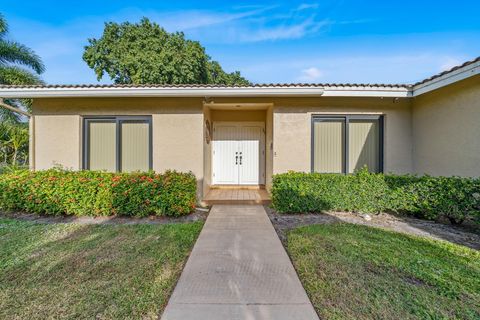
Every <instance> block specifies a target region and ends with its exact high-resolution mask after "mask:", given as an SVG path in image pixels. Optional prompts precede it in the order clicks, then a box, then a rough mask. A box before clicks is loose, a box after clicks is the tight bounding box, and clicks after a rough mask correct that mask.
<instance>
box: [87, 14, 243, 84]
mask: <svg viewBox="0 0 480 320" xmlns="http://www.w3.org/2000/svg"><path fill="white" fill-rule="evenodd" d="M88 42H89V45H87V46H85V51H84V53H83V60H84V61H85V62H86V63H87V64H88V66H89V67H90V68H92V69H93V70H94V71H95V73H96V75H97V79H98V80H100V79H102V77H103V76H104V74H105V73H106V74H108V75H109V76H110V78H111V79H112V80H113V81H114V82H115V83H118V84H224V85H242V84H249V81H248V80H246V79H245V78H243V77H242V76H241V75H240V72H238V71H235V72H232V73H227V72H225V71H224V70H223V69H222V67H221V66H220V64H219V63H218V62H217V61H213V60H211V58H210V57H209V56H208V55H207V54H206V52H205V48H204V47H203V46H202V45H201V44H200V43H199V42H198V41H193V40H188V39H186V38H185V35H184V34H183V33H182V32H174V33H169V32H167V31H166V30H165V29H163V28H162V27H160V26H159V25H158V24H156V23H153V22H150V21H149V20H148V19H147V18H143V19H142V20H141V21H140V22H139V23H130V22H124V23H121V24H118V23H115V22H107V23H105V29H104V31H103V35H102V36H101V37H100V38H99V39H94V38H93V39H88Z"/></svg>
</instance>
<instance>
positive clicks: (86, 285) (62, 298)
mask: <svg viewBox="0 0 480 320" xmlns="http://www.w3.org/2000/svg"><path fill="white" fill-rule="evenodd" d="M201 227H202V223H200V222H197V223H186V224H166V225H146V224H143V225H140V224H138V225H82V224H38V223H32V222H25V221H17V220H13V219H6V218H0V319H53V318H55V319H58V318H62V319H140V318H142V319H158V317H159V314H161V312H162V311H163V309H164V307H165V305H166V303H167V301H168V298H169V295H170V293H171V291H172V290H173V287H174V286H175V283H176V281H177V279H178V277H179V275H180V273H181V270H182V267H183V264H184V262H185V261H186V258H187V256H188V254H189V253H190V250H191V248H192V247H193V244H194V242H195V240H196V239H197V236H198V234H199V232H200V230H201Z"/></svg>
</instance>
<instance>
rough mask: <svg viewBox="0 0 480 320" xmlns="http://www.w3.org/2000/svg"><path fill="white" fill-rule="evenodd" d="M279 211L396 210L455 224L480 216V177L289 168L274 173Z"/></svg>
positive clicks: (273, 191)
mask: <svg viewBox="0 0 480 320" xmlns="http://www.w3.org/2000/svg"><path fill="white" fill-rule="evenodd" d="M271 191H272V204H273V207H274V208H275V209H276V210H278V211H279V212H289V213H296V212H320V211H327V210H337V211H351V212H369V213H375V212H382V211H394V212H401V213H404V214H411V215H416V216H420V217H422V218H425V219H432V220H434V219H438V218H439V217H446V218H447V219H449V220H450V221H451V222H452V223H453V224H460V223H462V222H463V221H464V220H465V219H466V218H473V219H475V220H478V219H479V217H480V179H473V178H460V177H431V176H421V177H419V176H414V175H384V174H379V173H370V172H368V170H367V169H366V168H364V169H362V170H359V171H357V172H356V173H355V174H351V175H340V174H321V173H301V172H288V173H285V174H278V175H275V176H274V177H273V185H272V190H271Z"/></svg>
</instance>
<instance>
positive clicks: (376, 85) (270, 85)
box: [0, 83, 411, 89]
mask: <svg viewBox="0 0 480 320" xmlns="http://www.w3.org/2000/svg"><path fill="white" fill-rule="evenodd" d="M301 87H305V88H307V87H308V88H325V87H329V88H332V87H364V88H368V87H371V88H379V87H383V88H410V87H411V85H409V84H386V83H385V84H384V83H373V84H370V83H368V84H366V83H262V84H251V85H231V86H230V85H222V84H47V85H5V84H0V89H2V88H8V89H15V88H18V89H22V88H25V89H35V88H52V89H54V88H65V89H69V88H72V89H76V88H301Z"/></svg>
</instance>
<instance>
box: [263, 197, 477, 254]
mask: <svg viewBox="0 0 480 320" xmlns="http://www.w3.org/2000/svg"><path fill="white" fill-rule="evenodd" d="M265 210H266V211H267V213H268V216H269V217H270V220H271V221H272V224H273V226H274V227H275V229H276V231H277V233H278V235H279V237H280V239H281V240H282V241H283V242H285V241H286V235H287V233H288V232H289V231H290V230H292V229H295V228H298V227H302V226H309V225H313V224H331V223H339V222H346V223H352V224H360V225H366V226H372V227H378V228H383V229H387V230H392V231H396V232H401V233H406V234H411V235H416V236H422V237H428V238H431V239H436V240H445V241H449V242H452V243H456V244H459V245H464V246H467V247H470V248H473V249H476V250H480V225H479V224H477V223H474V222H470V223H464V224H462V225H461V226H454V225H451V224H449V223H448V222H446V221H445V222H435V221H429V220H424V219H417V218H413V217H408V216H403V215H395V214H389V213H380V214H372V215H368V220H367V219H365V217H366V216H367V215H363V214H357V213H352V212H323V213H304V214H282V213H277V212H276V211H275V210H273V209H272V208H269V207H267V206H266V207H265Z"/></svg>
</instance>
